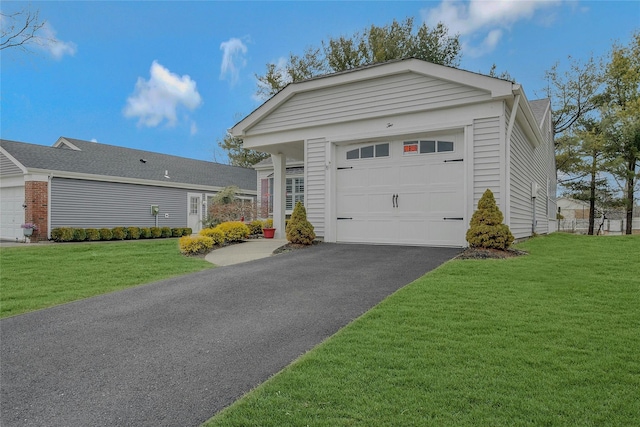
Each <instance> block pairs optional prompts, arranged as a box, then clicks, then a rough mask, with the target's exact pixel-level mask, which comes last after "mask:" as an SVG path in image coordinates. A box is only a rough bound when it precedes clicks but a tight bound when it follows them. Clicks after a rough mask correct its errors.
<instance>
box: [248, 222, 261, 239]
mask: <svg viewBox="0 0 640 427" xmlns="http://www.w3.org/2000/svg"><path fill="white" fill-rule="evenodd" d="M248 227H249V233H250V234H251V235H252V236H255V235H256V234H262V221H259V220H255V221H251V223H250V224H249V225H248Z"/></svg>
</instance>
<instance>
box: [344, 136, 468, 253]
mask: <svg viewBox="0 0 640 427" xmlns="http://www.w3.org/2000/svg"><path fill="white" fill-rule="evenodd" d="M462 144H463V137H462V134H459V135H458V134H454V135H443V136H439V137H431V138H424V139H414V140H410V141H395V142H389V143H369V144H358V145H347V146H340V147H338V149H337V156H338V157H337V166H336V167H337V171H336V178H337V179H336V186H337V188H336V194H337V200H336V203H337V217H338V218H337V222H336V224H337V230H336V232H337V241H339V242H353V243H386V244H406V245H433V246H464V245H465V232H466V228H467V227H466V223H467V221H466V218H464V205H465V196H464V158H463V147H462Z"/></svg>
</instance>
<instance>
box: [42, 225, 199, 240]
mask: <svg viewBox="0 0 640 427" xmlns="http://www.w3.org/2000/svg"><path fill="white" fill-rule="evenodd" d="M192 232H193V231H192V230H191V229H190V228H188V227H185V228H179V227H178V228H169V227H114V228H73V227H60V228H54V229H53V230H51V239H52V240H54V241H56V242H84V241H98V240H137V239H156V238H165V237H181V236H189V235H191V233H192Z"/></svg>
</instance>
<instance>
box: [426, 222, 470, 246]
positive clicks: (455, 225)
mask: <svg viewBox="0 0 640 427" xmlns="http://www.w3.org/2000/svg"><path fill="white" fill-rule="evenodd" d="M464 225H465V224H464V221H458V220H446V221H445V220H432V221H429V231H430V236H429V240H430V241H432V242H433V243H434V244H441V245H451V244H452V243H453V244H457V245H463V244H464V241H465V240H464V231H465V226H464ZM452 236H457V240H453V241H452Z"/></svg>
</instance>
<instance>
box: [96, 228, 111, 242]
mask: <svg viewBox="0 0 640 427" xmlns="http://www.w3.org/2000/svg"><path fill="white" fill-rule="evenodd" d="M99 231H100V240H111V239H113V232H112V231H111V229H110V228H101V229H100V230H99Z"/></svg>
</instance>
